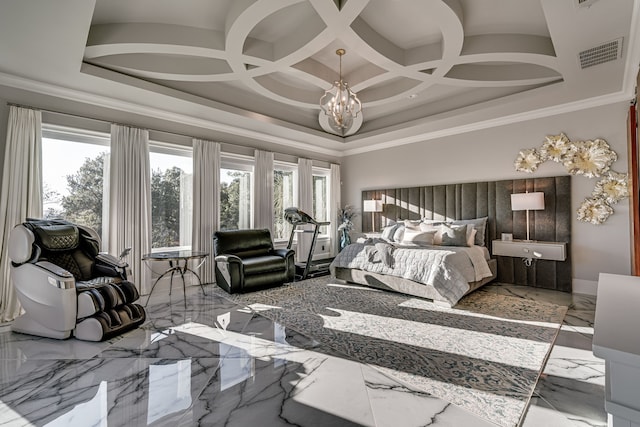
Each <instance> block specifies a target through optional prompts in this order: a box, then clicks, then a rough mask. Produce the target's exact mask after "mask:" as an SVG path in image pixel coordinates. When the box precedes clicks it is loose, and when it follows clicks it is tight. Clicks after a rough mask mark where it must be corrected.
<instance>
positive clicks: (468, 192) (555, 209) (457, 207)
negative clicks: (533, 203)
mask: <svg viewBox="0 0 640 427" xmlns="http://www.w3.org/2000/svg"><path fill="white" fill-rule="evenodd" d="M525 191H528V192H534V191H541V192H543V193H544V201H545V209H544V210H542V211H530V212H529V220H530V224H531V225H530V230H531V231H530V234H531V239H534V240H542V241H553V242H566V243H567V260H566V261H563V262H556V261H547V260H537V261H534V264H533V265H532V266H531V267H527V266H525V265H524V263H523V262H522V260H521V259H520V258H511V257H497V258H498V278H497V280H498V281H500V282H505V283H515V284H519V285H528V286H534V287H540V288H547V289H556V290H561V291H566V292H571V244H570V243H571V218H572V211H571V176H558V177H550V178H530V179H516V180H505V181H489V182H472V183H462V184H445V185H432V186H421V187H409V188H390V189H380V190H364V191H362V201H363V204H364V200H371V199H376V200H382V203H383V211H382V212H381V213H376V214H375V215H374V221H375V229H376V230H380V229H381V227H383V226H385V225H388V224H390V223H392V222H393V221H397V220H400V219H422V218H427V219H435V220H454V219H471V218H481V217H485V216H486V217H489V220H488V227H487V235H486V236H485V240H486V242H487V247H488V248H489V251H491V241H492V240H494V239H499V238H500V236H501V235H502V233H512V234H513V236H514V238H515V239H524V238H525V236H526V213H525V211H512V210H511V194H513V193H524V192H525ZM362 207H363V205H361V206H360V208H361V212H363V211H362ZM362 230H363V231H365V232H366V231H371V230H372V225H371V214H370V213H367V212H363V214H362Z"/></svg>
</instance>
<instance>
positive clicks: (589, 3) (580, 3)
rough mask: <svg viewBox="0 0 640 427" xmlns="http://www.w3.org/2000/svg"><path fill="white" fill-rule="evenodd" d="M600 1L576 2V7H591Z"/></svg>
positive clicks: (583, 0) (578, 0)
mask: <svg viewBox="0 0 640 427" xmlns="http://www.w3.org/2000/svg"><path fill="white" fill-rule="evenodd" d="M597 1H598V0H576V6H578V7H589V6H591V5H592V4H594V3H595V2H597Z"/></svg>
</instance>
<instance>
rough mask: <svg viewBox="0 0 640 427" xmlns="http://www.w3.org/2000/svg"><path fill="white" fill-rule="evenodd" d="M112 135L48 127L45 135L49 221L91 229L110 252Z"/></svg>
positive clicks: (44, 179)
mask: <svg viewBox="0 0 640 427" xmlns="http://www.w3.org/2000/svg"><path fill="white" fill-rule="evenodd" d="M109 151H110V150H109V135H107V134H103V133H98V132H88V131H86V132H85V131H81V130H75V129H73V130H72V129H67V128H62V127H57V126H51V125H46V126H44V128H43V131H42V189H43V194H42V196H43V213H44V217H45V218H50V219H51V218H61V219H66V220H68V221H71V222H75V223H78V224H82V225H86V226H89V227H91V228H93V229H95V230H96V231H97V232H98V234H100V236H101V237H102V245H103V247H102V249H103V250H106V248H107V233H106V230H105V228H106V227H105V225H106V223H107V216H108V206H107V204H106V201H107V199H108V185H109V174H108V170H109Z"/></svg>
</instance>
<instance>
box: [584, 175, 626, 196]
mask: <svg viewBox="0 0 640 427" xmlns="http://www.w3.org/2000/svg"><path fill="white" fill-rule="evenodd" d="M592 196H593V197H596V198H600V199H603V200H605V201H606V202H607V203H609V204H615V203H618V202H619V201H620V200H622V199H626V198H627V197H629V175H628V174H626V173H618V172H613V171H610V172H609V173H608V174H607V176H605V177H603V178H602V179H600V180H599V181H598V182H596V186H595V188H594V189H593V194H592Z"/></svg>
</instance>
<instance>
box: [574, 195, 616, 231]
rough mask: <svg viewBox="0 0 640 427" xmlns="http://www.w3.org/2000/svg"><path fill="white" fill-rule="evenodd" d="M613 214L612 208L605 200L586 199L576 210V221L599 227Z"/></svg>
mask: <svg viewBox="0 0 640 427" xmlns="http://www.w3.org/2000/svg"><path fill="white" fill-rule="evenodd" d="M612 214H613V208H612V207H611V206H610V205H609V204H608V203H607V202H606V200H603V199H599V198H594V197H588V198H586V199H584V202H582V204H581V205H580V208H579V209H578V220H579V221H584V222H590V223H591V224H595V225H600V224H602V223H603V222H605V221H606V220H607V219H609V217H610V216H611V215H612Z"/></svg>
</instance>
